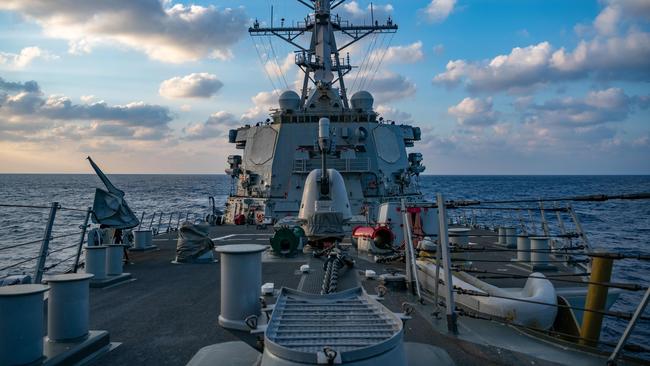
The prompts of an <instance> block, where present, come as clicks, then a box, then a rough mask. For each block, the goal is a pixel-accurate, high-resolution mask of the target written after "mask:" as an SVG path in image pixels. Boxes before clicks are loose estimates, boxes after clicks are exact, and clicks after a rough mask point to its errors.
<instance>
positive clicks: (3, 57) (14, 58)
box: [0, 46, 58, 69]
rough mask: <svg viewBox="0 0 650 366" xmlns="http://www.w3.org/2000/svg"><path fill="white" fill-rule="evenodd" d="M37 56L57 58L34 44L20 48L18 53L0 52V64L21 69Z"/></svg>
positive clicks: (37, 57)
mask: <svg viewBox="0 0 650 366" xmlns="http://www.w3.org/2000/svg"><path fill="white" fill-rule="evenodd" d="M39 58H40V59H45V60H52V59H57V58H58V56H56V55H53V54H51V53H50V52H48V51H45V50H42V49H40V48H38V47H36V46H32V47H25V48H23V49H22V50H20V53H18V54H15V53H6V52H0V65H7V66H9V67H12V68H16V69H22V68H25V67H27V66H28V65H29V64H31V63H32V62H33V61H34V60H36V59H39Z"/></svg>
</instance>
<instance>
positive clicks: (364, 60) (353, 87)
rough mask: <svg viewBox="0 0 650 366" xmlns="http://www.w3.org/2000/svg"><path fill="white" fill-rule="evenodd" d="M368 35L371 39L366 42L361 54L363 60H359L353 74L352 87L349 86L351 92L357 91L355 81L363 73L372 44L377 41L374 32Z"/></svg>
mask: <svg viewBox="0 0 650 366" xmlns="http://www.w3.org/2000/svg"><path fill="white" fill-rule="evenodd" d="M370 37H372V39H371V40H370V41H369V42H368V47H367V48H366V53H365V54H364V55H363V61H361V65H359V68H358V70H357V73H356V74H355V76H354V82H353V83H352V88H350V90H352V91H353V94H354V93H355V92H357V91H358V89H356V85H357V81H359V77H360V76H361V75H362V74H363V72H364V69H365V67H366V65H367V62H368V61H369V60H368V56H369V55H370V53H371V52H372V49H373V48H374V47H373V45H374V44H375V43H376V41H377V35H376V34H372V35H370Z"/></svg>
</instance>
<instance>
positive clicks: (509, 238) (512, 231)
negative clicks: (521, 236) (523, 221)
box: [506, 227, 517, 248]
mask: <svg viewBox="0 0 650 366" xmlns="http://www.w3.org/2000/svg"><path fill="white" fill-rule="evenodd" d="M506 247H508V248H516V247H517V228H514V227H507V228H506Z"/></svg>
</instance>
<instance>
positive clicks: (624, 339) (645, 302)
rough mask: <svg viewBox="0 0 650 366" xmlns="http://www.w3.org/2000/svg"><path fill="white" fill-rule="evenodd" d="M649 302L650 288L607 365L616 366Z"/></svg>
mask: <svg viewBox="0 0 650 366" xmlns="http://www.w3.org/2000/svg"><path fill="white" fill-rule="evenodd" d="M648 301H650V288H648V289H647V290H646V291H645V295H643V299H642V300H641V302H640V303H639V306H637V308H636V310H635V311H634V315H632V319H630V321H629V323H627V327H626V328H625V331H624V332H623V335H621V338H620V339H619V340H618V343H617V344H616V348H615V349H614V352H612V355H611V356H609V359H608V360H607V365H611V366H613V365H616V359H617V358H618V355H619V353H620V352H621V349H623V346H624V345H625V342H627V339H628V337H629V336H630V334H631V333H632V330H634V326H635V325H636V322H637V321H638V320H639V317H640V316H641V314H643V311H644V310H645V308H646V306H648Z"/></svg>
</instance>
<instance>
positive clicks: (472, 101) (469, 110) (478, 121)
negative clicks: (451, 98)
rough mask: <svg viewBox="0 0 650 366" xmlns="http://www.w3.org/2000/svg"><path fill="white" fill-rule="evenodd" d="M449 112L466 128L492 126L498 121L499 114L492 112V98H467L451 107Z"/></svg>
mask: <svg viewBox="0 0 650 366" xmlns="http://www.w3.org/2000/svg"><path fill="white" fill-rule="evenodd" d="M447 112H448V113H449V114H450V115H452V116H454V117H456V121H457V122H458V124H459V125H461V126H464V127H485V126H491V125H493V124H495V123H496V121H497V112H495V111H494V110H492V98H485V99H481V98H465V99H463V100H462V101H460V103H458V104H456V105H454V106H451V107H449V109H448V110H447Z"/></svg>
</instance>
